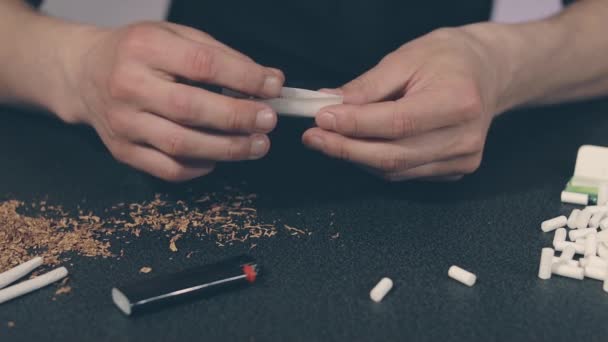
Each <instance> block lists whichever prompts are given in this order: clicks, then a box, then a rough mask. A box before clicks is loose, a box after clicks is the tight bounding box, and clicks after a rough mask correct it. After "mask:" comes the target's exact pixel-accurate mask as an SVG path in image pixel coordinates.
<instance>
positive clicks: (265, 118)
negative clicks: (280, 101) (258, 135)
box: [255, 108, 277, 132]
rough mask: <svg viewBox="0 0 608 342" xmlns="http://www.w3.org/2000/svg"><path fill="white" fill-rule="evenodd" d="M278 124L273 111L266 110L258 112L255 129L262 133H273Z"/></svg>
mask: <svg viewBox="0 0 608 342" xmlns="http://www.w3.org/2000/svg"><path fill="white" fill-rule="evenodd" d="M276 123H277V116H276V115H275V114H274V112H273V111H272V110H271V109H268V108H265V109H262V110H261V111H259V112H258V114H257V117H256V119H255V128H256V129H257V130H259V131H262V132H269V131H271V130H272V129H273V128H274V126H275V125H276Z"/></svg>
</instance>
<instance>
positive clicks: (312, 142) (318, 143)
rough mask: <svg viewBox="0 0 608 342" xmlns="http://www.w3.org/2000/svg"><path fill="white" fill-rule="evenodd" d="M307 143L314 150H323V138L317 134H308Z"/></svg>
mask: <svg viewBox="0 0 608 342" xmlns="http://www.w3.org/2000/svg"><path fill="white" fill-rule="evenodd" d="M307 140H308V145H309V146H310V147H312V148H314V149H315V150H319V151H321V150H323V148H324V145H325V143H324V142H323V139H322V138H321V137H319V136H318V135H313V136H310V137H309V138H308V139H307Z"/></svg>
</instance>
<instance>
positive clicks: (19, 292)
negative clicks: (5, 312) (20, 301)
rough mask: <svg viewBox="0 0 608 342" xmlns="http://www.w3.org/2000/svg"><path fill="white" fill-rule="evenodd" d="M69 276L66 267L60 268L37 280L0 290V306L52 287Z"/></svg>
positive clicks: (33, 279)
mask: <svg viewBox="0 0 608 342" xmlns="http://www.w3.org/2000/svg"><path fill="white" fill-rule="evenodd" d="M67 275H68V270H67V269H66V268H65V267H59V268H56V269H54V270H52V271H50V272H47V273H45V274H43V275H40V276H38V277H36V278H32V279H30V280H26V281H22V282H20V283H19V284H15V285H13V286H10V287H7V288H5V289H3V290H0V304H2V303H4V302H8V301H9V300H11V299H14V298H17V297H20V296H23V295H24V294H28V293H30V292H32V291H36V290H38V289H39V288H42V287H45V286H47V285H50V284H52V283H54V282H56V281H58V280H61V279H63V278H65V276H67Z"/></svg>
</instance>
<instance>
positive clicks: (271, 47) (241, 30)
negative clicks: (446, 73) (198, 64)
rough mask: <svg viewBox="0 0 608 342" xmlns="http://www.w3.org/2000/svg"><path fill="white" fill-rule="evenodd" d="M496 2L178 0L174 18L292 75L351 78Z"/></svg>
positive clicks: (484, 16)
mask: <svg viewBox="0 0 608 342" xmlns="http://www.w3.org/2000/svg"><path fill="white" fill-rule="evenodd" d="M491 7H492V1H491V0H467V1H450V0H443V1H441V0H431V1H412V0H306V1H298V0H291V1H277V0H256V1H251V0H247V1H242V0H232V1H228V0H224V1H221V0H220V1H204V0H203V1H188V0H176V1H174V2H173V6H172V9H171V13H170V15H169V20H171V21H173V22H178V23H181V24H185V25H188V26H193V27H196V28H198V29H201V30H203V31H205V32H207V33H209V34H211V35H212V36H214V37H215V38H217V39H218V40H220V41H222V42H224V43H226V44H228V45H230V46H232V47H234V48H235V49H237V50H239V51H241V52H243V53H245V54H247V55H248V56H250V57H252V58H253V59H254V60H256V61H258V62H259V63H262V64H264V65H268V66H274V67H277V68H280V69H282V70H283V71H285V73H286V74H287V78H288V80H294V79H295V80H298V81H314V80H335V81H337V82H344V81H347V80H349V79H351V78H353V77H355V76H357V75H358V74H360V73H361V72H363V71H365V70H367V69H368V68H370V67H372V66H373V65H375V64H376V63H377V62H378V61H379V60H380V59H381V58H382V57H383V56H385V55H386V54H387V53H389V52H391V51H393V50H395V49H396V48H398V47H399V46H400V45H402V44H404V43H406V42H408V41H410V40H412V39H414V38H416V37H419V36H421V35H423V34H425V33H428V32H430V31H432V30H434V29H436V28H439V27H446V26H460V25H465V24H469V23H474V22H479V21H485V20H488V18H489V16H490V12H491Z"/></svg>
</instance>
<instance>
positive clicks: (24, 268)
mask: <svg viewBox="0 0 608 342" xmlns="http://www.w3.org/2000/svg"><path fill="white" fill-rule="evenodd" d="M40 265H42V258H41V257H35V258H34V259H32V260H29V261H26V262H24V263H23V264H21V265H19V266H15V267H13V268H11V269H10V270H8V271H6V272H3V273H0V289H1V288H4V287H5V286H7V285H10V284H12V283H14V282H15V281H17V280H19V279H21V278H23V277H25V276H26V275H27V274H29V273H30V272H32V271H33V270H34V269H36V268H37V267H38V266H40Z"/></svg>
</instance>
